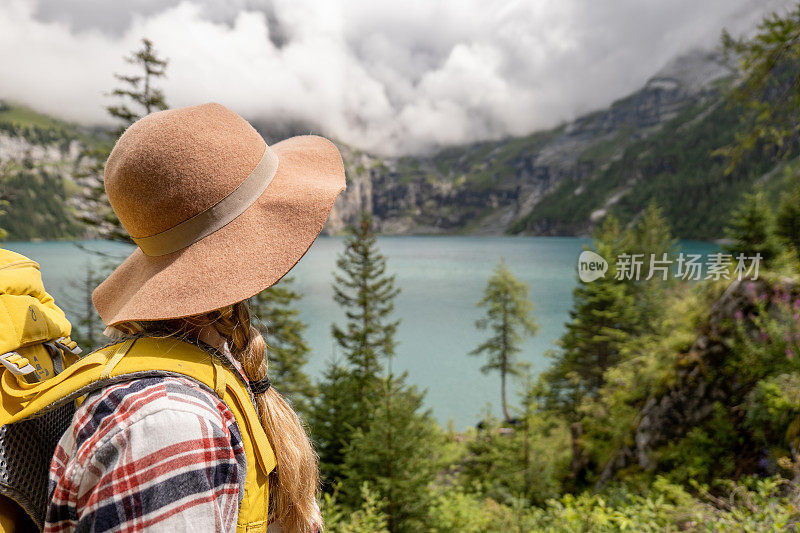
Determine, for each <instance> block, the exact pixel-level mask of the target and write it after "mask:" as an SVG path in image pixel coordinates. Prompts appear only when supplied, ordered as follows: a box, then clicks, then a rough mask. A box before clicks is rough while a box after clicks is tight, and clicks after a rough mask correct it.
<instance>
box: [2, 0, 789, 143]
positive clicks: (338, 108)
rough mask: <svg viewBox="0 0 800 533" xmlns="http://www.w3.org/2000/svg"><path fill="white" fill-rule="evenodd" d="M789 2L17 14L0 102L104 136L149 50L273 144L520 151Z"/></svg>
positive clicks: (229, 6)
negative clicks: (318, 141)
mask: <svg viewBox="0 0 800 533" xmlns="http://www.w3.org/2000/svg"><path fill="white" fill-rule="evenodd" d="M788 5H791V2H790V1H788V0H767V1H765V0H707V1H705V2H694V1H690V0H673V1H670V2H642V1H640V0H623V1H619V2H612V3H608V2H592V1H590V0H564V1H560V2H509V3H502V4H496V3H490V2H482V1H478V0H457V1H441V2H430V1H428V0H412V1H410V2H402V3H388V2H367V1H364V0H336V1H331V2H313V1H310V0H235V1H232V2H211V1H209V0H181V1H179V0H167V1H157V2H156V1H153V0H134V1H131V2H125V3H124V5H123V4H120V3H113V4H112V3H108V2H103V1H100V0H92V1H88V2H87V1H85V0H80V1H79V0H8V1H6V2H3V3H2V5H0V48H2V49H3V50H13V51H14V53H12V54H3V56H2V57H1V58H0V67H2V70H3V72H4V73H7V75H5V76H2V77H0V98H5V99H7V100H9V101H13V102H17V103H21V104H25V105H28V106H30V107H32V108H33V109H36V110H39V111H41V112H44V113H46V114H49V115H52V116H55V117H59V118H62V119H66V120H70V121H74V122H80V123H83V124H106V125H108V124H109V119H108V117H107V116H106V114H105V110H104V105H107V104H109V103H110V99H109V98H108V97H107V96H106V93H107V92H108V91H109V90H110V89H111V88H112V87H114V86H115V85H116V81H115V79H114V78H113V73H115V72H121V73H125V72H129V70H128V69H129V66H128V65H126V64H125V63H124V61H123V59H122V58H123V57H124V56H126V55H128V54H129V52H130V50H133V49H135V48H136V47H137V46H138V44H139V40H140V39H141V38H142V37H143V36H146V37H148V38H150V39H151V40H153V42H154V43H155V45H156V48H157V50H158V51H159V53H160V54H161V55H163V56H165V57H168V58H169V59H170V65H169V68H168V77H167V79H166V80H164V82H163V88H164V90H165V93H166V95H167V98H168V102H169V103H170V105H171V106H183V105H190V104H196V103H199V102H204V101H219V102H220V103H223V104H225V105H227V106H228V107H231V108H232V109H234V110H236V111H237V112H239V113H240V114H242V115H244V116H246V117H248V119H251V120H253V121H255V122H257V123H258V124H260V125H261V127H262V129H263V130H264V131H267V130H275V131H276V132H277V133H289V134H291V133H295V132H308V131H318V132H322V133H324V134H325V135H328V136H330V137H333V138H335V139H338V140H339V141H341V142H344V143H346V144H348V145H351V146H354V147H357V148H359V149H362V150H366V151H369V152H371V153H376V154H381V155H384V156H398V155H403V154H414V153H427V154H430V153H432V152H433V151H435V150H436V149H439V148H443V147H447V146H455V145H462V144H466V143H473V142H481V141H491V140H495V141H497V140H501V139H503V138H506V137H509V136H516V137H518V136H524V135H528V134H530V133H531V132H533V131H538V130H544V129H549V128H553V127H556V126H558V125H559V124H563V123H565V122H569V121H572V120H574V119H576V118H577V117H580V116H582V115H585V114H586V113H589V112H591V111H594V110H598V109H603V108H605V107H607V106H608V105H610V104H611V103H612V102H613V101H614V100H617V99H619V98H621V97H623V96H624V95H626V94H630V93H632V92H634V91H636V90H638V89H639V88H640V87H642V86H643V85H644V83H645V82H646V81H647V80H648V79H650V78H651V77H652V76H653V75H654V74H655V73H656V71H658V69H659V68H660V67H661V66H662V65H664V64H666V63H667V62H668V61H670V60H672V59H673V58H675V57H677V56H679V55H681V54H683V53H685V52H686V51H688V50H690V49H693V48H696V47H701V48H704V49H710V48H712V47H713V46H714V45H716V44H717V43H718V41H719V35H720V32H721V30H722V29H723V28H727V29H729V30H730V31H731V32H732V33H734V34H739V33H743V32H748V31H751V30H752V28H753V27H754V26H755V24H756V22H757V21H758V20H760V18H761V17H762V16H763V15H764V14H766V13H769V12H771V11H775V10H783V9H785V8H786V6H788Z"/></svg>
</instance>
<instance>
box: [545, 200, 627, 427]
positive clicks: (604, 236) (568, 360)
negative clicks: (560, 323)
mask: <svg viewBox="0 0 800 533" xmlns="http://www.w3.org/2000/svg"><path fill="white" fill-rule="evenodd" d="M629 242H630V236H629V235H628V234H627V232H623V231H622V230H621V229H620V227H619V223H618V222H617V220H616V218H614V217H613V216H609V217H607V218H606V219H605V221H604V222H603V224H602V225H601V226H600V227H599V228H598V229H597V230H596V231H595V234H594V242H593V247H594V249H595V250H596V251H597V253H598V254H600V255H601V256H602V257H604V258H605V259H606V260H607V261H608V262H609V269H608V271H607V272H606V274H605V276H604V277H602V278H599V279H597V280H595V281H592V282H589V283H584V282H579V284H578V286H577V287H576V288H575V291H574V293H573V302H574V303H573V308H572V310H571V311H570V321H569V322H568V323H567V331H566V333H564V336H563V337H562V338H561V340H560V345H561V349H560V350H559V351H558V352H557V353H556V354H555V357H556V359H555V361H554V363H553V366H552V367H551V368H550V369H549V370H548V371H547V372H546V374H545V376H546V377H545V380H546V382H547V385H548V387H549V391H548V403H549V406H550V407H552V408H556V409H558V410H559V411H561V412H562V413H563V414H564V415H565V416H567V418H568V419H570V420H575V419H576V417H577V411H576V409H577V405H578V404H579V403H580V401H581V398H582V397H583V396H586V395H588V396H594V395H595V394H596V393H597V391H598V390H599V388H600V387H601V385H602V384H603V374H604V372H605V371H606V370H607V369H608V368H609V367H610V366H612V365H614V364H616V363H617V362H618V361H619V358H620V347H621V345H622V343H623V342H624V341H625V340H626V339H628V338H629V337H630V335H631V334H632V332H633V331H635V330H636V329H638V325H637V318H638V313H637V311H636V307H635V300H634V297H633V295H632V294H631V291H630V290H629V288H628V287H626V284H625V282H623V281H621V280H617V279H615V277H616V270H615V259H616V258H617V256H618V255H619V254H620V253H621V252H623V251H627V250H629V248H630V244H629Z"/></svg>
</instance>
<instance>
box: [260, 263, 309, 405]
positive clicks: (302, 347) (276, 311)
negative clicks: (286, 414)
mask: <svg viewBox="0 0 800 533" xmlns="http://www.w3.org/2000/svg"><path fill="white" fill-rule="evenodd" d="M293 284H294V279H293V278H291V277H286V278H283V279H282V280H281V281H279V282H278V283H277V284H275V285H273V286H272V287H270V288H268V289H266V290H264V291H262V292H260V293H259V294H257V295H256V296H254V297H253V298H251V299H250V308H251V309H252V311H253V313H254V314H255V315H256V316H257V317H258V318H259V323H260V324H259V329H260V330H261V333H262V334H263V335H264V338H265V339H266V341H267V347H268V350H269V353H268V355H269V367H270V376H271V379H272V380H273V381H274V383H275V386H276V387H277V388H278V389H279V390H280V391H281V393H283V394H284V395H285V396H287V397H288V398H290V399H291V401H292V404H293V406H294V408H295V410H297V411H299V412H301V413H308V408H309V403H308V402H309V399H310V398H312V397H313V396H314V386H313V385H312V383H311V380H310V379H309V377H308V374H306V373H305V372H304V371H303V368H304V367H305V365H306V363H307V362H308V358H309V354H310V352H311V349H310V348H309V347H308V344H307V343H306V341H305V339H304V338H303V334H304V333H305V330H306V327H307V326H306V324H305V323H304V322H303V321H302V320H300V310H299V309H298V308H297V302H298V301H299V300H300V299H301V298H302V295H301V294H300V293H299V292H297V291H296V290H294V287H293Z"/></svg>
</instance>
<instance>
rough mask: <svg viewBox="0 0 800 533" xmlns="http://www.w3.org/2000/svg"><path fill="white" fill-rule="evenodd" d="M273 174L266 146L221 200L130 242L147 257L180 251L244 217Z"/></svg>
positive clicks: (275, 161)
mask: <svg viewBox="0 0 800 533" xmlns="http://www.w3.org/2000/svg"><path fill="white" fill-rule="evenodd" d="M277 171H278V156H277V155H276V154H275V152H273V151H272V150H271V149H270V147H269V146H267V148H266V150H264V155H263V156H261V161H259V163H258V165H256V168H255V169H253V172H251V173H250V175H249V176H247V178H245V180H244V181H243V182H242V183H240V184H239V186H238V187H236V188H235V189H234V190H233V191H232V192H231V193H230V194H228V195H227V196H226V197H225V198H223V199H222V200H220V201H219V202H217V203H216V204H214V205H212V206H211V207H209V208H208V209H206V210H205V211H201V212H199V213H197V214H196V215H194V216H193V217H191V218H188V219H186V220H184V221H183V222H181V223H179V224H177V225H175V226H172V227H171V228H169V229H167V230H165V231H162V232H160V233H156V234H155V235H150V236H149V237H140V238H133V242H135V243H136V244H137V245H138V246H139V248H141V250H142V252H144V253H145V255H148V256H151V257H157V256H160V255H167V254H171V253H172V252H177V251H178V250H182V249H183V248H186V247H187V246H189V245H190V244H194V243H195V242H197V241H199V240H200V239H202V238H204V237H207V236H209V235H211V234H212V233H214V232H215V231H218V230H220V229H222V228H223V227H225V226H226V225H228V224H229V223H230V222H232V221H233V220H234V219H235V218H236V217H238V216H239V215H241V214H242V213H244V212H245V211H246V210H247V208H249V207H250V206H251V205H253V203H255V201H256V200H257V199H258V197H259V196H261V194H262V193H263V192H264V190H265V189H266V188H267V185H269V184H270V182H271V181H272V179H273V178H274V177H275V173H276V172H277Z"/></svg>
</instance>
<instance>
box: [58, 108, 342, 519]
mask: <svg viewBox="0 0 800 533" xmlns="http://www.w3.org/2000/svg"><path fill="white" fill-rule="evenodd" d="M105 186H106V192H107V194H108V198H109V201H110V202H111V205H112V207H113V208H114V211H115V213H116V214H117V216H118V217H119V220H120V222H121V223H122V224H123V225H124V226H125V228H126V230H127V231H128V233H129V234H130V235H131V236H132V238H133V240H134V242H136V244H137V246H138V248H137V249H136V250H135V251H134V252H133V254H132V255H131V256H130V257H129V258H128V259H127V260H126V261H125V262H124V263H122V265H120V266H119V267H118V268H117V269H116V270H115V271H114V272H113V273H112V274H111V275H110V276H109V277H108V279H106V280H105V281H104V282H103V283H102V284H101V285H100V286H99V287H98V288H97V289H96V290H95V292H94V294H93V301H94V304H95V307H96V308H97V311H98V313H99V314H100V317H101V318H102V319H103V322H104V323H105V324H106V325H107V326H109V328H108V329H107V333H109V334H110V335H112V336H120V335H121V336H136V337H142V336H144V337H147V336H154V337H164V336H167V337H177V338H180V339H183V340H186V341H187V342H191V343H194V344H196V345H197V346H200V347H202V348H204V349H205V350H206V351H207V352H208V354H209V360H210V359H211V358H213V357H217V358H225V359H227V363H229V364H230V365H232V366H233V367H234V368H236V369H237V370H238V371H239V372H240V373H241V374H242V376H241V381H242V382H243V383H245V384H247V383H249V386H250V388H251V392H252V394H253V398H254V400H255V403H256V405H257V408H258V414H259V419H260V422H261V425H262V426H263V429H264V430H265V432H266V435H267V436H268V438H269V443H270V444H271V447H272V449H273V451H274V455H275V459H276V461H277V468H275V469H274V470H273V471H272V473H270V474H269V502H270V505H269V507H270V510H269V511H270V512H269V522H270V523H271V524H273V525H275V526H280V527H282V528H283V530H285V531H299V532H306V531H315V530H317V529H320V528H321V526H322V522H321V518H320V513H319V509H318V507H317V506H316V502H315V493H316V490H317V485H318V474H317V462H316V456H315V454H314V451H313V448H312V446H311V444H310V442H309V439H308V437H307V435H306V433H305V431H304V429H303V426H302V424H301V423H300V421H299V420H298V418H297V416H296V415H295V413H294V411H293V410H292V408H291V407H290V405H289V404H288V403H287V402H286V401H285V400H284V399H283V398H282V397H281V396H280V394H278V393H277V392H276V391H275V389H274V388H272V387H270V386H269V381H268V379H266V373H267V360H266V350H265V348H266V347H265V342H264V339H263V338H262V337H261V335H260V334H259V332H258V330H257V329H256V328H254V327H253V325H252V324H251V316H250V313H249V311H248V308H247V304H246V300H247V299H248V298H250V297H251V296H253V295H255V294H257V293H259V292H261V291H262V290H264V289H266V288H267V287H269V286H270V285H272V284H274V283H276V282H277V281H278V280H280V279H281V277H283V276H284V275H285V274H286V273H287V272H288V271H289V270H290V269H291V268H292V267H293V266H294V265H295V264H296V263H297V262H298V261H299V260H300V258H301V257H302V256H303V255H304V254H305V252H306V251H307V250H308V248H309V247H310V246H311V244H312V243H313V241H314V239H315V238H316V237H317V235H318V234H319V232H320V231H321V229H322V227H323V225H324V223H325V220H326V219H327V217H328V215H329V213H330V210H331V208H332V206H333V203H334V200H335V199H336V197H337V195H338V194H339V193H340V192H341V191H342V190H343V189H344V187H345V178H344V167H343V164H342V160H341V156H340V155H339V152H338V150H337V149H336V147H335V146H334V145H333V144H332V143H330V142H329V141H327V140H325V139H323V138H320V137H315V136H301V137H295V138H292V139H288V140H286V141H282V142H280V143H277V144H275V145H274V146H272V147H269V146H267V144H266V143H265V142H264V140H263V139H262V138H261V137H260V136H259V134H258V133H257V132H256V131H255V130H254V129H253V128H252V127H251V126H250V124H248V123H247V122H246V121H245V120H244V119H242V118H241V117H239V116H238V115H236V114H235V113H233V112H232V111H230V110H228V109H226V108H225V107H223V106H221V105H219V104H206V105H201V106H195V107H188V108H183V109H175V110H169V111H162V112H158V113H153V114H151V115H148V116H147V117H144V118H143V119H141V120H139V121H138V122H136V123H135V124H133V125H132V126H131V127H130V128H129V129H128V130H127V131H126V132H125V133H124V134H123V135H122V136H121V137H120V139H119V141H118V142H117V145H116V146H115V148H114V150H113V151H112V152H111V155H110V156H109V158H108V162H107V163H106V169H105ZM123 355H124V354H123ZM209 364H211V363H209ZM230 407H231V406H229V405H227V404H226V403H225V402H224V401H222V400H221V398H220V397H219V396H217V395H215V394H214V393H213V391H209V390H208V388H206V387H202V386H200V385H199V384H198V383H197V382H195V381H193V380H192V379H189V378H184V377H179V376H168V377H163V376H155V377H143V378H140V379H136V380H133V381H125V382H122V383H117V384H113V385H110V386H107V387H105V388H103V389H101V390H100V391H97V392H95V393H92V394H91V395H89V396H88V397H87V398H86V400H85V401H84V402H83V403H82V404H81V406H80V408H79V409H78V411H77V413H76V415H75V417H74V418H73V421H72V425H71V427H70V429H69V430H68V431H67V432H66V433H65V434H64V436H63V437H62V438H61V441H60V442H59V445H58V448H57V450H56V454H55V456H54V458H53V461H52V464H51V469H50V489H49V490H50V494H51V499H50V503H49V507H48V511H47V519H46V524H45V530H46V531H64V530H68V531H69V530H73V529H80V530H93V531H106V530H111V529H113V530H121V531H130V530H141V529H148V530H154V531H170V532H172V531H184V530H190V529H191V530H193V531H195V532H200V531H203V532H205V531H236V530H237V523H238V524H239V525H238V529H239V530H240V531H243V530H244V529H245V528H244V526H243V525H242V523H241V521H238V519H237V516H238V514H239V512H240V510H241V509H243V508H244V506H245V505H247V504H248V503H247V501H243V486H244V485H243V483H244V480H245V477H246V472H247V471H248V469H250V468H254V465H252V464H248V461H247V458H246V454H245V453H244V450H243V445H242V434H243V432H247V431H249V430H248V428H246V427H238V424H237V422H236V419H235V417H234V416H233V414H232V412H231V409H230ZM264 526H265V527H266V524H265V525H264ZM251 529H252V527H251V528H250V529H247V531H251ZM258 529H260V528H258ZM270 531H272V528H271V529H270Z"/></svg>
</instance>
